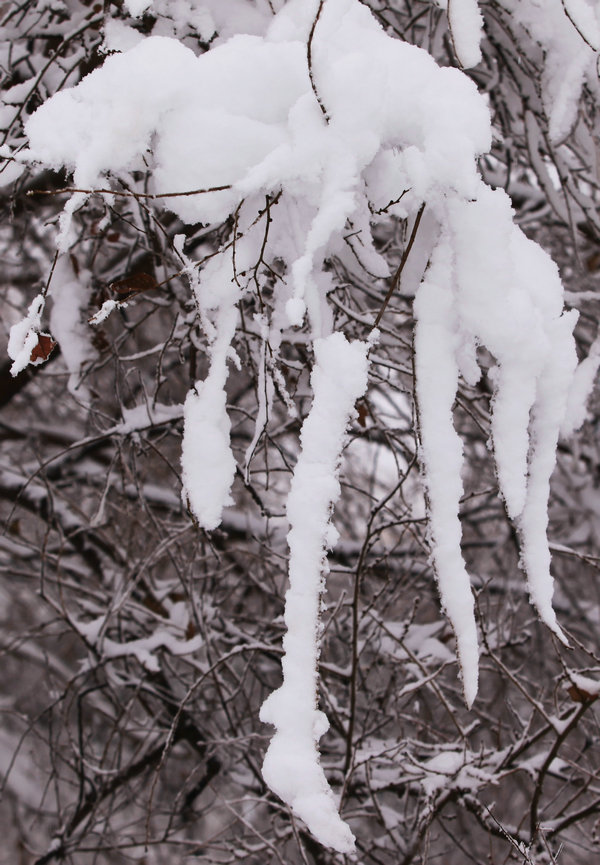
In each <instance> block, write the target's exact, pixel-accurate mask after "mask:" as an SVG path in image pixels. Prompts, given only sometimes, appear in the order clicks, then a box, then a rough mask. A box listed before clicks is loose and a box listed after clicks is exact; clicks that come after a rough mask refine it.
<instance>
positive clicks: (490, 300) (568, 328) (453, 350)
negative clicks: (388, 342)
mask: <svg viewBox="0 0 600 865" xmlns="http://www.w3.org/2000/svg"><path fill="white" fill-rule="evenodd" d="M438 216H439V218H440V220H441V222H442V223H443V228H442V229H441V231H440V238H439V240H438V242H437V245H436V248H435V250H434V253H433V256H432V260H431V265H430V267H429V270H428V272H427V275H426V278H425V280H424V282H423V284H422V285H421V287H420V289H419V292H418V294H417V298H416V301H415V317H416V321H417V324H416V330H415V365H416V377H417V399H418V405H419V420H420V434H421V461H422V465H423V470H424V476H425V484H426V487H427V491H428V499H429V516H430V539H431V545H432V555H433V561H434V565H435V569H436V574H437V578H438V582H439V587H440V595H441V600H442V604H443V606H444V608H445V610H446V612H447V614H448V617H449V619H450V621H451V622H452V625H453V627H454V630H455V633H456V638H457V646H458V654H459V658H460V662H461V668H462V675H463V684H464V690H465V698H466V701H467V703H468V704H469V705H470V704H471V703H472V701H473V699H474V697H475V694H476V691H477V636H476V628H475V618H474V614H473V597H472V594H471V589H470V585H469V580H468V576H467V574H466V571H465V566H464V561H463V558H462V555H461V553H460V537H461V531H460V523H459V520H458V506H459V500H460V496H461V495H462V491H463V490H462V483H461V479H460V472H461V466H462V445H461V442H460V439H459V438H458V436H457V434H456V432H455V430H454V426H453V423H452V404H453V402H454V398H455V395H456V391H457V387H458V376H459V372H460V373H461V374H462V376H463V377H464V379H465V380H466V381H467V382H468V383H469V384H475V383H476V382H477V381H478V379H479V375H480V372H479V368H478V365H477V357H476V347H477V345H482V346H485V348H487V349H488V350H489V351H490V353H491V354H492V355H493V356H494V358H495V360H496V362H497V366H496V367H495V368H494V369H493V370H492V372H491V378H492V381H493V385H494V398H493V412H492V440H493V446H494V456H495V462H496V470H497V474H498V481H499V485H500V491H501V494H502V496H503V498H504V501H505V504H506V509H507V512H508V514H509V516H510V517H511V518H512V519H513V520H515V521H516V523H517V525H518V527H519V530H520V535H521V543H522V565H523V568H524V570H525V572H526V575H527V583H528V588H529V594H530V597H531V601H532V603H533V604H534V605H535V607H536V608H537V610H538V612H539V614H540V618H541V619H542V620H543V621H544V622H545V623H546V624H547V625H548V627H550V628H551V629H552V630H553V631H554V633H556V634H557V636H558V637H559V638H560V639H563V640H564V636H563V634H562V631H561V630H560V628H559V626H558V623H557V621H556V616H555V614H554V610H553V609H552V593H553V580H552V576H551V574H550V553H549V550H548V542H547V538H546V528H547V524H548V515H547V512H548V495H549V483H550V476H551V474H552V471H553V468H554V463H555V454H556V445H557V442H558V435H559V430H560V426H561V423H562V422H563V419H564V417H565V412H566V407H567V399H568V393H569V386H570V383H571V381H572V378H573V373H574V370H575V367H576V365H577V357H576V353H575V343H574V340H573V335H572V331H573V327H574V326H575V322H576V320H577V312H576V311H571V312H568V313H562V305H563V303H562V295H563V289H562V284H561V281H560V277H559V274H558V269H557V267H556V265H555V264H554V262H553V261H552V260H551V259H550V258H549V256H547V255H546V254H545V253H544V252H543V250H542V249H541V248H540V247H539V246H538V245H537V244H535V243H533V242H532V241H530V240H528V239H527V238H526V237H525V235H524V234H523V233H522V232H521V231H520V229H519V228H517V227H516V226H515V225H514V224H513V222H512V211H511V208H510V201H509V199H508V196H506V194H505V193H504V192H502V191H501V190H496V191H492V190H491V189H489V188H488V187H486V186H484V185H483V184H481V187H480V190H479V193H478V195H477V198H476V199H475V200H473V201H464V200H460V199H457V198H455V199H449V200H447V201H446V202H444V203H443V205H442V207H441V208H439V209H438Z"/></svg>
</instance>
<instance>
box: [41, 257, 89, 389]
mask: <svg viewBox="0 0 600 865" xmlns="http://www.w3.org/2000/svg"><path fill="white" fill-rule="evenodd" d="M90 278H91V277H90V275H89V274H86V273H85V272H83V273H80V274H79V276H77V275H76V274H75V273H74V271H73V265H72V263H71V262H70V261H68V258H67V256H62V257H60V258H59V259H58V261H57V262H56V266H55V268H54V273H53V274H52V285H51V291H50V296H51V298H52V305H51V308H50V331H51V333H52V336H53V337H54V339H55V340H57V342H58V343H59V345H60V347H61V356H62V359H63V361H64V363H65V366H66V367H67V370H68V373H69V382H68V388H69V391H70V392H71V393H73V394H75V395H77V396H78V397H79V398H80V399H87V392H86V389H85V387H84V386H83V385H81V383H80V379H81V373H82V370H83V367H84V365H85V363H86V362H88V361H90V360H91V359H92V357H93V356H94V351H93V348H92V346H91V341H90V336H91V333H90V328H89V326H88V325H87V324H84V323H83V322H84V315H83V314H84V311H85V310H87V306H88V303H89V284H86V283H89V280H90Z"/></svg>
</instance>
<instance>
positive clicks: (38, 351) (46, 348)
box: [29, 333, 56, 364]
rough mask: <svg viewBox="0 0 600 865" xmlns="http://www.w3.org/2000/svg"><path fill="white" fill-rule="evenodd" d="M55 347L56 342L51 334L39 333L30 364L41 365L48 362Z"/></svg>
mask: <svg viewBox="0 0 600 865" xmlns="http://www.w3.org/2000/svg"><path fill="white" fill-rule="evenodd" d="M55 346H56V341H55V340H54V339H52V337H51V336H50V334H49V333H38V341H37V345H35V346H34V347H33V349H32V352H31V355H30V357H29V362H30V363H33V364H39V363H43V362H44V361H45V360H48V358H49V357H50V355H51V354H52V350H53V349H54V347H55Z"/></svg>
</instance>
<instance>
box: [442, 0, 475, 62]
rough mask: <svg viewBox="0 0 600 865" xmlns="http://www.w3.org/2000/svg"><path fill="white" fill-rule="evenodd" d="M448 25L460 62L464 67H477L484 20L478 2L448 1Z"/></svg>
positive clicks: (470, 0)
mask: <svg viewBox="0 0 600 865" xmlns="http://www.w3.org/2000/svg"><path fill="white" fill-rule="evenodd" d="M447 9H448V25H449V27H450V33H451V36H452V44H453V45H454V50H455V51H456V56H457V57H458V61H459V63H460V65H461V66H463V67H467V68H468V67H470V66H477V64H478V63H479V61H480V60H481V49H480V47H479V43H480V41H481V37H482V35H483V18H482V16H481V12H480V11H479V6H478V3H477V0H448V2H447Z"/></svg>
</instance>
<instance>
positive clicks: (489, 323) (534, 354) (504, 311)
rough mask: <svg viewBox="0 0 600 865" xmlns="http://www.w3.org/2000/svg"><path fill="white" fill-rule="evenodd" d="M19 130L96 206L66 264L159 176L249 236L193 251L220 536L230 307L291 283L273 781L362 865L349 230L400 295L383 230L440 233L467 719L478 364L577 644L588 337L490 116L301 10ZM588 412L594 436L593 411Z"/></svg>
mask: <svg viewBox="0 0 600 865" xmlns="http://www.w3.org/2000/svg"><path fill="white" fill-rule="evenodd" d="M571 5H573V4H571ZM319 9H320V12H321V14H320V15H319V17H318V20H317V18H316V16H317V10H319ZM449 14H450V18H451V24H452V32H453V38H454V42H455V44H456V45H457V47H458V48H459V50H460V51H461V53H463V54H464V55H465V63H466V62H471V61H472V62H476V59H477V56H478V55H477V52H478V51H479V48H478V39H479V35H480V23H479V17H478V16H479V13H478V11H477V4H476V3H475V2H474V0H452V2H451V4H450V7H449ZM311 32H312V41H311V44H310V48H311V51H310V56H311V66H310V69H309V65H308V62H307V61H308V51H307V45H308V43H309V40H310V38H311V37H310V34H311ZM309 73H310V74H309ZM374 95H375V96H374ZM26 131H27V134H28V136H29V141H30V149H29V151H28V152H27V153H26V154H24V156H23V157H22V158H25V159H29V160H31V161H35V162H40V163H43V164H45V165H48V166H52V167H55V168H59V167H61V166H67V167H68V168H69V169H70V170H71V171H72V173H73V179H74V183H75V185H76V186H77V187H79V188H80V190H84V191H83V192H81V191H80V192H78V193H77V194H76V197H74V198H73V199H72V200H71V202H70V205H68V206H67V208H66V210H65V214H64V218H63V221H62V227H61V234H60V237H59V248H60V249H61V250H66V249H67V248H68V247H69V243H70V242H71V226H70V221H71V218H72V212H73V210H74V207H75V206H79V205H80V203H81V202H82V200H83V199H85V196H86V195H87V194H88V193H87V192H85V190H90V189H93V188H94V187H99V186H106V184H107V183H109V180H107V175H110V174H115V175H119V174H121V173H123V172H127V171H131V170H132V169H136V168H144V166H145V165H150V166H151V170H152V182H153V184H154V187H153V190H152V191H153V192H154V193H155V194H156V195H157V196H158V197H160V196H161V195H164V194H173V193H186V194H182V195H180V196H179V197H169V198H165V199H164V204H165V206H168V208H169V209H170V210H172V211H173V212H175V213H176V214H177V215H178V216H179V217H181V219H183V220H184V221H185V222H187V223H204V224H211V223H217V222H220V221H222V220H224V219H226V218H227V217H233V219H234V224H235V237H236V240H235V242H234V243H233V244H227V245H225V246H224V247H223V248H222V249H221V251H220V253H219V254H218V255H216V256H214V257H213V258H212V259H211V260H210V262H209V264H208V265H206V266H205V267H204V269H203V270H202V272H201V273H198V269H197V268H196V267H195V264H194V262H190V261H188V259H187V258H186V256H185V252H184V249H183V245H182V242H181V239H180V240H179V241H178V243H176V246H177V248H178V251H179V253H180V255H181V257H182V261H183V262H184V264H185V267H186V269H187V272H188V275H189V280H190V285H191V289H192V291H193V293H194V297H195V300H196V304H197V308H198V313H199V318H200V321H201V323H202V326H203V327H204V329H205V332H206V333H207V335H208V337H209V343H210V368H209V373H208V375H207V377H206V379H205V380H204V381H199V382H197V383H196V386H195V387H194V388H193V389H192V390H191V392H190V394H189V395H188V398H187V400H186V403H185V408H184V415H185V427H184V441H183V454H182V469H183V471H182V474H183V483H184V495H185V497H186V499H187V501H188V503H189V507H190V509H191V511H192V512H193V514H194V516H195V518H196V519H197V521H198V523H199V525H200V526H202V527H203V528H205V529H213V528H215V527H216V526H217V525H218V524H219V522H220V520H221V514H222V510H223V508H224V507H225V506H226V505H227V504H229V503H230V501H231V498H230V496H231V492H230V491H231V486H232V483H233V479H234V474H235V472H236V463H235V460H234V457H233V454H232V452H231V447H230V441H229V435H230V422H229V418H228V415H227V411H226V396H225V384H226V380H227V375H228V364H229V362H231V361H233V362H236V360H237V356H236V355H235V352H234V351H233V349H232V348H231V342H232V339H233V337H234V334H235V329H236V324H237V316H238V312H237V305H238V302H239V300H240V299H241V298H242V297H243V296H244V294H245V292H248V291H252V290H253V287H254V285H255V284H257V283H256V282H253V280H252V278H251V277H248V276H247V274H252V273H253V272H254V274H255V278H256V273H257V268H258V265H257V264H256V262H260V261H261V260H263V256H264V255H265V254H266V255H267V257H269V259H270V260H271V261H273V260H274V259H275V258H277V259H278V260H279V261H282V262H283V263H284V265H285V271H284V276H283V277H281V278H279V279H277V280H276V281H275V285H274V299H273V302H272V307H271V310H270V316H268V317H266V316H263V317H262V318H261V320H260V321H259V322H257V326H258V328H259V330H260V332H261V334H262V335H263V338H264V339H265V341H267V340H268V344H269V347H270V358H271V364H272V368H273V369H274V368H276V364H277V352H278V349H279V346H280V344H281V342H282V340H283V339H285V333H286V331H289V329H290V327H297V326H299V325H301V324H302V322H303V319H304V317H305V315H306V314H307V315H308V319H309V323H310V328H311V333H312V337H313V340H314V349H315V367H314V369H313V374H312V379H311V381H312V386H313V391H314V401H313V405H312V408H311V411H310V413H309V416H308V418H307V419H306V421H305V424H304V426H303V430H302V436H301V451H300V456H299V458H298V462H297V465H296V469H295V472H294V476H293V480H292V484H291V489H290V494H289V499H288V505H287V513H288V518H289V522H290V527H291V528H290V533H289V546H290V562H289V576H290V589H289V591H288V593H287V596H286V610H285V620H286V625H287V628H288V632H287V635H286V637H285V641H284V648H285V657H284V662H283V670H284V682H283V685H282V686H281V688H280V689H279V690H278V691H277V692H276V693H275V694H274V695H272V696H271V697H270V698H269V700H268V701H267V702H266V703H265V705H264V707H263V710H262V718H263V719H264V720H266V721H268V722H270V723H272V724H274V726H275V727H276V733H275V735H274V737H273V740H272V744H271V747H270V748H269V751H268V753H267V757H266V760H265V766H264V774H265V778H266V780H267V782H268V783H269V785H270V786H271V787H272V789H273V790H274V791H275V792H277V793H278V794H279V795H280V796H281V797H282V798H283V799H284V800H285V801H286V802H287V803H288V804H289V805H290V807H291V808H292V809H293V810H294V812H295V813H296V814H298V815H299V816H300V817H302V818H303V819H304V820H305V822H306V823H307V825H308V827H309V829H310V830H311V831H312V832H313V833H314V834H315V836H316V837H317V838H318V839H319V840H320V841H321V842H322V843H323V844H326V845H328V846H331V847H334V848H335V849H337V850H340V851H343V852H348V851H349V850H351V849H352V846H353V839H352V834H351V832H350V830H349V828H348V827H347V826H346V825H345V824H344V823H343V822H342V821H341V819H340V818H339V816H338V815H337V812H336V809H335V806H334V802H333V794H332V793H331V791H330V789H329V786H328V784H327V781H326V779H325V775H324V773H323V770H322V768H321V767H320V765H319V755H318V746H317V743H318V740H319V737H320V736H321V735H322V734H323V732H324V731H325V730H326V728H327V721H326V718H325V716H324V715H323V714H322V713H321V712H319V711H318V708H317V666H316V665H317V659H318V653H319V606H320V602H319V598H320V594H321V592H322V590H323V576H324V573H325V571H326V561H325V557H326V549H327V548H328V546H331V545H332V544H333V542H334V538H333V532H332V530H331V527H330V515H331V509H332V507H333V505H334V503H335V501H336V499H337V497H338V495H339V483H338V480H337V473H338V471H339V467H340V459H341V453H342V448H343V444H344V438H345V431H346V427H347V424H348V422H349V420H350V418H351V417H352V413H353V405H354V402H355V400H356V399H357V398H358V397H359V396H360V395H361V394H362V393H363V392H364V390H365V388H366V382H367V354H368V343H353V344H350V343H348V342H347V341H346V339H345V337H344V336H343V335H341V334H336V333H332V321H333V317H332V314H331V311H330V309H329V307H328V303H327V292H328V291H330V290H331V289H332V288H333V287H334V282H333V277H332V274H331V272H329V271H327V270H325V269H324V267H323V264H324V262H325V260H326V259H328V258H331V257H334V256H340V257H343V256H344V255H346V254H347V246H346V244H345V243H344V240H343V235H344V232H345V227H346V225H347V221H348V220H352V223H353V226H354V228H355V230H357V231H358V232H359V233H360V239H361V244H362V245H361V246H360V259H361V264H362V265H363V266H364V267H365V268H366V269H367V270H368V271H369V272H370V273H371V274H373V278H374V279H378V280H383V279H385V278H387V277H389V276H390V274H389V270H388V266H387V264H386V262H385V260H384V259H383V258H382V257H381V256H380V255H379V254H378V253H377V252H376V250H375V248H374V245H373V241H372V238H371V225H372V223H373V222H374V221H376V220H377V219H378V218H381V219H383V218H389V217H388V216H380V217H377V216H376V215H375V214H376V213H377V212H378V211H379V212H381V211H382V210H384V209H385V210H386V212H387V214H391V215H393V216H395V217H397V218H400V219H406V220H407V222H408V225H409V227H410V226H411V225H415V223H416V218H417V214H419V218H420V216H421V215H422V214H423V213H424V214H425V215H424V218H423V220H422V222H421V223H420V226H419V234H418V236H417V243H416V244H415V252H414V254H413V258H412V261H409V266H408V267H407V276H408V271H409V270H410V269H411V268H412V271H411V276H410V279H411V281H412V282H413V283H414V285H415V287H417V286H418V285H419V282H420V281H421V278H422V277H423V271H424V269H425V267H426V265H427V262H428V261H430V266H429V269H428V271H427V273H426V274H425V279H424V281H423V282H422V284H421V286H420V288H418V292H417V297H416V300H415V317H416V331H415V350H416V396H417V403H418V408H419V435H420V458H421V464H422V467H423V475H424V481H425V486H426V489H427V495H428V510H429V520H430V540H431V549H432V560H433V564H434V567H435V571H436V574H437V579H438V583H439V588H440V595H441V601H442V604H443V607H444V609H445V610H446V613H447V615H448V617H449V618H450V621H451V622H452V625H453V627H454V630H455V633H456V637H457V647H458V655H459V659H460V664H461V669H462V676H463V685H464V691H465V697H466V700H467V703H468V704H471V703H472V701H473V699H474V698H475V694H476V690H477V675H478V672H477V669H478V648H477V632H476V627H475V619H474V612H473V596H472V593H471V587H470V581H469V577H468V574H467V572H466V569H465V565H464V561H463V558H462V554H461V550H460V540H461V532H460V523H459V519H458V507H459V500H460V497H461V495H462V481H461V467H462V445H461V441H460V439H459V437H458V435H457V433H456V432H455V429H454V425H453V420H452V406H453V403H454V399H455V396H456V392H457V387H458V382H459V377H460V376H462V377H463V378H464V379H465V380H466V381H467V382H468V383H470V384H474V383H476V382H477V380H478V378H479V375H480V370H479V367H478V363H477V353H476V350H477V347H478V346H485V348H487V349H488V350H489V352H490V353H491V354H492V355H493V356H494V358H495V360H496V367H495V369H494V370H493V372H492V376H491V377H492V381H493V386H494V399H493V418H492V436H493V447H494V454H495V461H496V467H497V473H498V479H499V484H500V489H501V493H502V496H503V498H504V501H505V503H506V507H507V510H508V513H509V515H510V516H511V517H512V518H513V519H514V520H515V521H516V523H517V525H518V527H519V530H520V532H521V536H522V549H523V556H522V558H523V566H524V568H525V570H526V573H527V579H528V583H529V590H530V595H531V598H532V601H533V603H534V604H535V605H536V607H537V609H538V611H539V614H540V616H541V617H542V618H543V620H544V621H545V622H546V623H547V624H548V625H549V626H550V627H551V628H552V629H553V630H554V631H555V632H556V633H557V634H559V635H560V634H561V632H560V629H559V626H558V624H557V622H556V618H555V616H554V612H553V610H552V605H551V598H552V577H551V575H550V570H549V561H550V556H549V552H548V544H547V541H546V526H547V500H548V488H549V480H550V475H551V472H552V469H553V466H554V459H555V448H556V443H557V436H558V431H559V427H560V425H561V423H564V422H565V411H566V406H567V397H568V391H569V385H570V381H571V378H572V374H573V370H574V368H575V365H576V356H575V348H574V342H573V337H572V330H573V326H574V324H575V317H576V316H575V313H568V314H563V313H562V286H561V283H560V279H559V276H558V272H557V269H556V267H555V266H554V264H553V263H552V262H551V260H550V259H549V258H548V257H547V256H546V255H545V253H543V252H542V250H541V249H540V248H539V247H537V246H536V245H535V244H533V243H532V242H531V241H529V240H527V239H526V238H525V236H524V235H523V234H522V233H521V231H520V230H519V229H518V228H517V227H515V226H514V224H513V222H512V211H511V207H510V202H509V199H508V197H507V196H506V195H505V194H504V193H503V192H502V191H501V190H496V191H492V190H491V189H489V188H488V187H486V186H485V184H484V183H483V181H482V180H481V178H480V176H479V174H478V173H477V170H476V158H477V156H478V155H480V154H482V153H484V152H486V151H487V150H488V149H489V148H490V145H491V130H490V120H489V114H488V109H487V106H486V102H485V100H484V98H483V97H482V96H480V95H479V94H478V93H477V90H476V88H475V85H474V84H473V83H472V82H471V81H470V80H469V79H468V78H466V77H465V76H464V75H463V74H462V73H461V72H459V71H458V70H456V69H451V68H440V67H438V66H437V65H436V63H435V62H434V61H433V59H432V58H431V57H430V56H429V55H428V54H427V53H426V52H424V51H422V50H420V49H418V48H415V47H414V46H411V45H408V44H406V43H402V42H400V41H398V40H396V39H393V38H391V37H389V36H387V35H386V34H385V33H384V31H383V30H382V29H381V28H380V27H379V25H378V24H377V23H376V22H375V20H374V19H373V17H372V16H371V14H370V12H369V11H368V9H367V8H366V7H365V6H363V5H362V4H361V3H359V2H358V0H327V2H325V3H323V4H319V3H318V2H317V0H314V2H307V0H290V2H288V3H287V4H285V5H284V7H283V9H282V11H281V12H279V13H278V14H277V15H276V16H275V17H274V18H272V21H271V23H270V25H269V26H268V27H267V29H266V31H265V33H264V35H262V36H257V35H252V36H251V35H238V36H233V37H232V38H230V39H227V40H222V41H221V42H220V43H219V44H217V45H216V46H215V47H213V48H212V49H211V50H210V51H208V52H207V53H205V54H202V55H201V56H199V57H196V56H195V55H194V54H193V52H192V51H191V50H190V49H188V48H186V47H184V46H183V45H182V44H180V43H179V42H177V41H176V40H173V39H167V38H162V37H149V38H146V39H143V40H141V41H139V42H137V44H133V47H131V48H130V49H129V50H127V51H125V52H124V53H120V54H113V55H111V56H109V57H108V58H107V59H106V61H105V63H104V65H103V66H102V68H100V69H98V70H96V71H94V72H93V73H92V74H90V75H89V76H87V77H86V78H85V79H84V80H83V81H82V82H81V83H80V84H79V85H78V86H77V87H75V88H73V89H71V90H66V91H63V92H60V93H58V94H56V95H55V96H54V97H52V98H51V99H50V100H49V101H48V102H47V103H46V104H45V105H43V106H42V107H41V108H40V109H38V111H36V112H35V114H33V116H32V117H31V118H30V119H29V121H28V123H27V127H26ZM394 201H396V202H397V203H396V204H391V202H394ZM423 206H424V207H425V209H424V210H423ZM267 241H268V242H267ZM417 250H418V255H417ZM244 274H246V278H245V279H244V278H241V279H240V276H242V277H243V275H244ZM62 290H63V289H62V288H61V286H60V285H59V284H58V283H53V284H52V286H51V289H50V293H51V294H52V295H54V297H55V304H56V305H55V308H56V309H57V310H60V309H64V308H65V306H66V304H65V303H63V302H62V299H61V296H60V295H61V291H62ZM42 308H43V299H38V300H37V301H36V302H35V303H34V304H33V305H32V307H31V310H30V312H29V315H28V317H27V319H26V321H25V322H24V323H22V324H21V325H19V326H17V327H16V328H15V329H14V330H13V336H12V338H11V344H10V352H11V355H12V357H13V358H14V359H15V369H17V370H18V369H21V368H23V366H24V365H25V364H26V363H27V360H28V358H29V356H30V353H31V347H32V345H34V344H35V339H36V337H35V333H36V332H37V330H39V327H40V323H41V311H42ZM271 394H272V391H271ZM269 398H270V396H269V390H268V389H267V390H266V396H265V399H266V400H267V401H268V399H269ZM579 402H580V403H581V400H579ZM265 405H266V404H265ZM264 409H265V406H263V410H261V411H260V412H259V418H258V420H257V434H259V433H260V430H261V429H262V426H261V425H264V422H265V417H266V415H267V414H268V412H266V410H264ZM572 412H573V415H577V413H578V412H579V415H581V414H582V411H581V406H580V405H574V406H573V407H572ZM567 424H568V422H567ZM259 427H260V429H259Z"/></svg>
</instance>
